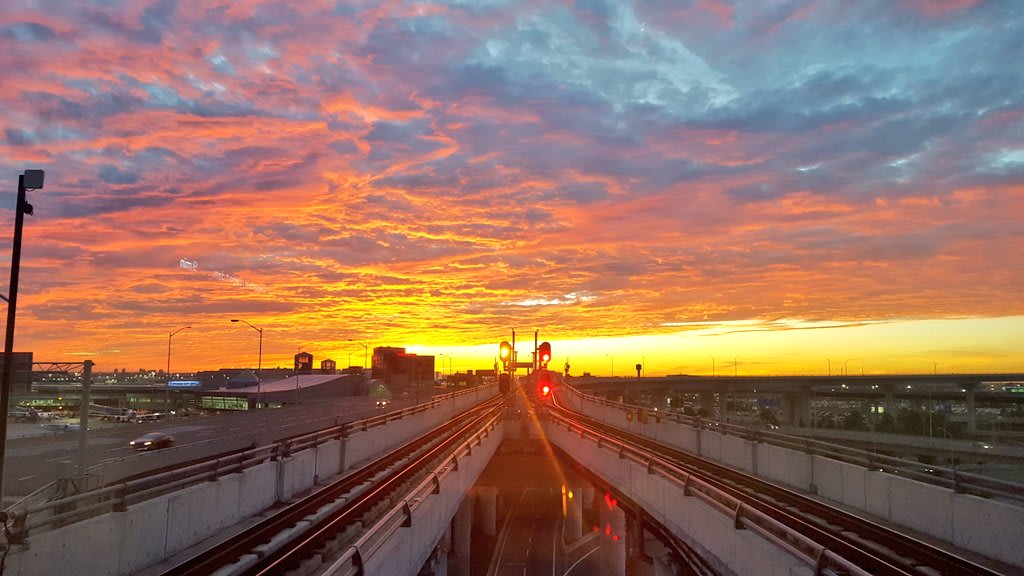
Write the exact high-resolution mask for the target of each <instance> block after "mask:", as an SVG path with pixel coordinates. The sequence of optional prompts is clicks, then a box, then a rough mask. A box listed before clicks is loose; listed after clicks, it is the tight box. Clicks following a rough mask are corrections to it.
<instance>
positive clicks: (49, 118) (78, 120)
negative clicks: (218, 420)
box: [0, 0, 1024, 375]
mask: <svg viewBox="0 0 1024 576" xmlns="http://www.w3.org/2000/svg"><path fill="white" fill-rule="evenodd" d="M1022 38H1024V5H1022V3H1020V2H1016V1H1012V0H1006V1H1001V2H1000V1H991V2H984V1H980V0H975V1H972V0H934V1H929V0H902V1H890V0H877V1H858V2H848V1H842V0H835V1H822V2H812V1H800V0H792V1H768V0H750V1H739V0H737V1H729V0H695V1H688V0H651V1H645V2H640V1H637V2H632V3H630V2H625V1H612V0H587V1H584V0H579V1H576V2H571V1H559V2H556V1H554V0H551V1H528V2H514V1H512V0H507V1H506V0H438V1H436V2H431V3H425V2H412V1H373V0H365V1H356V2H344V1H338V2H317V1H302V2H286V1H284V0H271V1H259V0H156V1H149V0H138V1H123V2H122V1H107V0H103V1H99V0H96V1H80V0H76V1H74V2H68V1H67V0H40V1H23V0H5V1H4V2H2V3H0V69H2V70H3V76H2V80H0V131H2V133H0V182H2V186H0V188H2V194H0V208H2V212H3V218H2V227H0V237H2V238H0V242H2V245H0V259H2V260H0V261H2V263H3V265H2V267H0V278H2V280H0V285H3V286H6V283H7V282H6V279H7V274H8V270H9V258H10V233H9V231H10V230H11V229H12V228H13V219H14V212H13V208H14V193H15V190H16V185H17V177H18V174H20V173H21V172H22V171H23V170H25V169H27V168H41V169H44V170H46V186H45V188H44V189H43V190H38V191H34V192H30V194H29V201H30V202H31V203H32V204H33V205H34V207H35V214H34V215H33V216H29V217H27V218H26V224H25V240H24V242H25V245H24V253H23V261H22V269H21V281H20V291H19V302H18V322H17V336H16V339H15V342H16V345H15V348H16V350H31V351H33V352H35V357H36V360H46V361H56V360H81V359H85V358H91V359H92V360H94V361H95V362H96V363H97V369H98V370H101V371H108V370H112V369H114V368H128V369H129V370H136V369H138V368H142V367H145V368H153V369H160V368H163V367H164V366H165V364H166V361H167V343H168V334H169V333H170V332H172V331H174V330H177V329H178V328H180V327H182V326H186V325H191V329H189V330H185V331H183V332H181V333H179V334H178V335H176V336H175V337H174V338H173V356H172V361H173V366H172V367H173V368H175V369H178V370H184V369H212V368H218V367H221V366H240V365H245V366H254V365H255V364H256V361H257V358H256V356H257V345H258V334H256V332H255V331H253V330H251V329H250V328H248V327H246V326H245V325H243V324H240V323H235V324H233V323H231V322H230V321H229V320H230V319H231V318H241V319H245V320H247V321H249V322H251V323H252V324H254V325H256V326H262V327H264V328H265V333H264V356H263V365H264V366H274V365H288V364H290V363H291V357H292V355H293V354H294V353H295V352H296V350H297V349H298V348H299V347H300V346H305V350H307V351H309V352H311V353H313V354H314V357H315V361H316V362H319V360H320V359H322V358H324V357H332V358H334V359H336V360H338V361H339V364H345V363H347V362H348V358H349V354H350V353H351V355H352V362H353V363H355V364H359V363H361V362H362V355H363V348H362V346H360V345H359V344H356V343H353V342H349V341H348V340H349V339H353V340H356V341H359V342H363V343H367V344H368V345H369V346H370V347H373V346H381V345H395V346H407V347H408V348H410V350H412V351H415V352H420V353H434V354H441V353H445V354H451V355H452V361H451V365H452V367H453V368H454V369H455V370H464V369H466V368H485V367H488V366H490V365H491V364H492V362H493V359H494V357H495V356H496V355H497V349H498V342H500V341H501V340H502V339H506V338H510V336H511V330H512V329H513V328H514V329H516V330H517V337H518V338H519V342H520V343H519V346H518V348H519V350H520V355H521V358H523V357H524V356H525V357H528V356H529V350H530V349H532V340H533V330H535V329H539V330H540V331H541V338H542V339H543V340H550V341H551V342H552V343H553V344H554V360H553V362H552V365H553V366H557V367H558V368H561V367H562V365H563V364H564V363H565V361H566V359H568V361H569V363H570V364H571V366H572V370H571V371H572V373H574V374H579V373H581V372H583V371H589V372H593V373H595V374H605V375H607V374H610V373H611V372H612V370H613V369H614V372H615V374H616V375H625V374H627V373H630V372H633V365H634V364H636V363H639V362H641V361H642V362H644V363H645V364H646V366H647V373H648V374H649V375H657V374H666V373H693V374H711V373H712V370H714V371H715V372H716V373H717V374H733V373H737V374H776V373H777V374H792V373H805V374H824V373H826V372H828V371H831V373H833V374H837V373H839V372H841V371H843V370H845V371H848V372H849V373H851V374H859V373H860V372H861V371H863V372H864V373H866V374H874V373H884V372H932V371H937V372H1012V371H1018V372H1021V371H1024V67H1022V66H1024V65H1022V62H1024V42H1022V40H1021V39H1022ZM2 290H3V291H4V293H6V288H3V289H2ZM527 341H528V343H527ZM442 362H444V363H445V364H446V365H447V360H442V359H440V358H439V359H438V361H437V365H438V368H439V369H440V368H441V364H442Z"/></svg>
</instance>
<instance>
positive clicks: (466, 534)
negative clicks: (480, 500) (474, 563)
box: [448, 495, 473, 576]
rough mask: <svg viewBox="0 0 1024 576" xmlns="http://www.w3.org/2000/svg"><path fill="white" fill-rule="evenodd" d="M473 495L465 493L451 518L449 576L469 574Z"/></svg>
mask: <svg viewBox="0 0 1024 576" xmlns="http://www.w3.org/2000/svg"><path fill="white" fill-rule="evenodd" d="M472 528H473V497H472V495H467V496H466V497H465V498H464V499H463V500H462V504H461V505H460V506H459V510H458V511H457V512H455V517H454V518H452V523H451V534H452V548H451V552H450V553H449V554H448V574H449V576H469V554H470V550H471V549H472V544H473V542H472V540H471V530H472Z"/></svg>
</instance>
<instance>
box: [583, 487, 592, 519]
mask: <svg viewBox="0 0 1024 576" xmlns="http://www.w3.org/2000/svg"><path fill="white" fill-rule="evenodd" d="M582 492H583V509H584V510H586V511H587V512H591V511H593V510H594V485H593V484H591V483H590V482H587V481H583V490H582Z"/></svg>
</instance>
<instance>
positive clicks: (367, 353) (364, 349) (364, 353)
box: [348, 338, 370, 370]
mask: <svg viewBox="0 0 1024 576" xmlns="http://www.w3.org/2000/svg"><path fill="white" fill-rule="evenodd" d="M348 341H349V342H355V343H356V344H359V345H360V346H362V347H363V369H364V370H365V369H366V356H367V355H369V353H370V347H369V346H367V345H366V344H363V343H362V342H360V341H358V340H353V339H351V338H349V339H348Z"/></svg>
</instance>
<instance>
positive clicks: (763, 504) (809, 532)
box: [551, 405, 998, 576]
mask: <svg viewBox="0 0 1024 576" xmlns="http://www.w3.org/2000/svg"><path fill="white" fill-rule="evenodd" d="M551 411H552V412H553V413H555V414H556V415H560V416H561V417H562V418H565V419H567V420H571V421H573V422H575V425H577V426H585V427H589V428H591V429H592V431H594V432H596V433H598V434H602V435H606V436H610V437H614V438H617V439H619V440H621V441H622V442H623V443H627V444H630V445H633V446H636V447H640V448H641V449H642V450H644V451H646V452H649V453H651V454H654V455H656V457H657V458H659V459H661V460H663V461H664V462H665V463H667V464H669V465H671V466H673V467H675V468H677V469H680V470H682V471H685V473H686V474H689V475H690V476H691V477H692V478H697V479H699V480H700V481H701V482H703V483H705V484H707V485H710V486H712V487H714V488H715V489H717V490H719V491H721V492H722V493H724V494H727V495H729V496H731V497H732V498H734V499H735V500H738V501H739V502H742V505H743V506H747V507H750V508H751V509H754V510H758V511H760V512H762V513H764V514H766V515H768V516H770V517H771V518H774V519H775V520H777V521H779V522H781V523H782V524H784V525H785V526H786V527H788V528H789V529H791V530H793V531H795V532H798V533H800V534H802V535H803V536H805V537H807V538H809V539H811V540H812V541H814V542H816V543H817V544H819V545H820V546H823V547H824V548H825V549H827V550H829V551H830V552H832V553H833V554H835V555H837V556H839V557H841V558H844V559H846V560H847V561H849V562H850V563H851V564H853V565H855V566H857V567H859V568H860V569H861V570H863V571H864V573H868V574H894V575H908V576H910V575H913V576H935V575H938V574H951V575H979V576H980V575H987V576H992V575H995V574H998V572H993V571H992V570H989V569H987V568H985V567H982V566H979V565H977V564H975V563H973V562H971V561H969V560H967V559H964V558H961V557H959V556H957V555H955V554H952V553H950V552H947V551H945V550H942V549H940V548H936V547H934V546H932V545H930V544H927V543H925V542H922V541H920V540H917V539H915V538H912V537H910V536H907V535H905V534H902V533H900V532H897V531H895V530H892V529H890V528H886V527H885V526H881V525H879V524H876V523H874V522H871V521H869V520H866V519H864V518H861V517H859V516H856V515H854V514H851V513H849V512H846V511H843V510H840V509H838V508H835V507H833V506H829V505H828V504H825V503H822V502H819V501H817V500H814V499H812V498H808V497H806V496H804V495H802V494H799V493H797V492H794V491H792V490H788V489H786V488H782V487H780V486H777V485H775V484H772V483H769V482H766V481H764V480H762V479H760V478H757V477H756V476H751V475H749V474H746V473H744V472H740V471H738V470H735V469H733V468H729V467H727V466H723V465H721V464H718V463H716V462H712V461H709V460H705V459H703V458H700V457H697V456H694V455H692V454H689V453H687V452H682V451H680V450H677V449H675V448H672V447H669V446H666V445H664V444H661V443H658V442H655V441H653V440H650V439H648V438H645V437H643V436H638V435H636V434H632V433H629V432H626V431H624V430H621V429H619V428H616V427H614V426H611V425H608V424H604V423H603V422H599V421H596V420H593V419H591V418H589V417H587V416H586V415H583V414H579V413H576V412H573V411H571V410H567V409H565V408H563V407H560V406H557V405H553V406H551ZM824 563H826V561H825V560H824V559H822V560H820V561H819V565H818V566H817V567H816V572H819V573H820V571H821V570H823V569H825V568H827V566H825V565H823V564H824ZM831 570H832V573H836V574H845V573H848V572H843V571H838V570H835V569H834V568H831Z"/></svg>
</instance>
